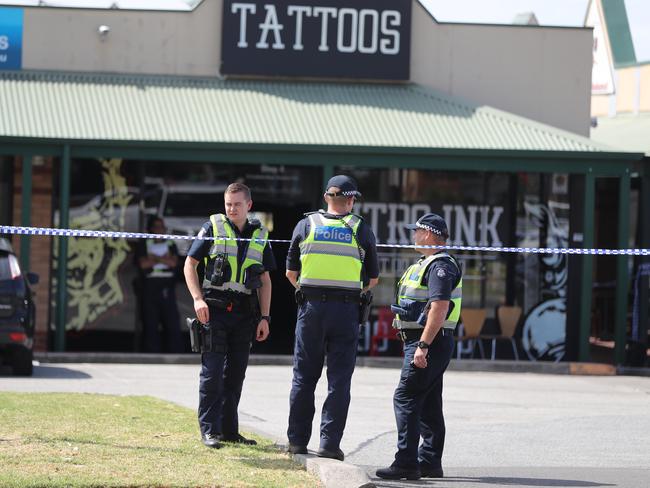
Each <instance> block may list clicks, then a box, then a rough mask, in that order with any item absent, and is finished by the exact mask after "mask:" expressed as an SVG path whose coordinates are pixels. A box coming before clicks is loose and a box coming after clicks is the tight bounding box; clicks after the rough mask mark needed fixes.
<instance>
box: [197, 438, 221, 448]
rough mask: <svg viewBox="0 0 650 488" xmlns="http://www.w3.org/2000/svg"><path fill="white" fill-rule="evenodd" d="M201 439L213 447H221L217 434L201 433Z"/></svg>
mask: <svg viewBox="0 0 650 488" xmlns="http://www.w3.org/2000/svg"><path fill="white" fill-rule="evenodd" d="M201 440H202V441H203V444H205V445H206V446H208V447H211V448H213V449H219V448H220V447H221V444H220V443H219V436H216V435H214V434H203V435H201Z"/></svg>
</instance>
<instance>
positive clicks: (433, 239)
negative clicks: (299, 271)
mask: <svg viewBox="0 0 650 488" xmlns="http://www.w3.org/2000/svg"><path fill="white" fill-rule="evenodd" d="M407 228H409V229H411V230H413V231H415V232H414V240H415V246H416V248H417V251H418V252H419V253H421V254H422V257H421V258H420V259H419V260H418V261H417V262H416V263H415V264H413V265H412V266H410V267H409V268H408V269H407V270H406V272H405V273H404V275H403V276H402V278H401V279H400V281H399V283H398V292H397V293H398V297H397V300H398V303H397V305H394V306H393V307H391V308H392V309H393V311H394V312H397V316H396V318H395V320H394V322H393V327H395V328H397V329H399V335H400V337H401V338H402V340H403V341H404V363H403V365H402V372H401V375H400V380H399V384H398V385H397V389H396V390H395V394H394V396H393V407H394V409H395V419H396V421H397V453H396V454H395V461H394V462H393V464H392V465H391V466H389V467H388V468H383V469H378V470H377V476H378V477H380V478H384V479H402V478H406V479H409V480H417V479H419V478H421V477H429V478H442V476H443V471H442V465H441V458H442V450H443V446H444V443H445V419H444V416H443V413H442V376H443V373H444V372H445V370H446V369H447V366H448V365H449V361H450V360H451V355H452V352H453V349H454V338H453V333H454V329H455V327H456V323H457V322H458V319H459V317H460V306H461V298H462V287H463V282H462V274H461V269H460V265H459V263H458V261H457V260H456V259H455V258H454V257H453V256H451V255H450V254H448V253H447V252H444V251H443V250H441V249H436V248H434V247H417V246H444V245H445V244H446V241H447V238H448V236H449V233H448V231H447V224H446V223H445V221H444V219H443V218H442V217H440V216H439V215H436V214H433V213H429V214H426V215H424V216H422V217H421V218H420V219H418V221H417V222H416V223H415V224H410V225H407ZM420 437H422V444H421V445H420Z"/></svg>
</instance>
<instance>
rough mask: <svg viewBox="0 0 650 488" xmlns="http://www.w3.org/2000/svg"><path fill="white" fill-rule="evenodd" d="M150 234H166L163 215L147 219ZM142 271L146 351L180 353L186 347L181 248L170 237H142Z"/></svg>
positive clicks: (137, 253)
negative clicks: (179, 299)
mask: <svg viewBox="0 0 650 488" xmlns="http://www.w3.org/2000/svg"><path fill="white" fill-rule="evenodd" d="M147 232H148V233H149V234H165V233H166V232H167V231H166V229H165V223H164V221H163V219H162V218H160V217H157V216H154V217H151V218H150V219H149V221H148V222H147ZM135 259H136V263H137V265H138V267H139V269H140V274H141V279H140V283H141V318H142V333H143V334H142V335H143V343H142V347H143V350H144V351H145V352H156V353H159V352H168V353H181V352H183V351H184V349H185V347H184V342H183V336H182V334H181V328H180V327H181V325H180V317H179V314H178V307H177V304H176V291H175V284H176V270H177V266H178V259H179V258H178V250H177V249H176V244H174V241H172V240H168V239H156V238H151V239H140V240H139V241H138V243H137V245H136V249H135Z"/></svg>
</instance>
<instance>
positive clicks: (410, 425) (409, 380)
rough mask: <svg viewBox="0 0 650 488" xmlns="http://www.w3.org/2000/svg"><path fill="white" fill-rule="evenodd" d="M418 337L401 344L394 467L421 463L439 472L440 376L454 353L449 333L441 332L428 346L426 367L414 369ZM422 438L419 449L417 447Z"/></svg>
mask: <svg viewBox="0 0 650 488" xmlns="http://www.w3.org/2000/svg"><path fill="white" fill-rule="evenodd" d="M418 342H419V336H416V337H415V338H413V339H409V340H407V341H406V342H405V343H404V363H403V364H402V373H401V375H400V380H399V384H398V385H397V388H396V389H395V394H394V395H393V408H394V409H395V420H396V421H397V453H396V454H395V462H394V463H393V465H394V466H399V467H402V468H406V469H413V468H416V467H417V466H418V463H421V464H423V465H425V466H427V467H431V468H439V467H440V460H441V458H442V450H443V447H444V444H445V418H444V416H443V413H442V375H443V373H444V372H445V370H446V369H447V366H448V365H449V361H450V360H451V355H452V353H453V350H454V338H453V332H452V331H451V330H446V329H441V330H440V332H438V334H437V335H436V337H435V339H434V340H433V342H432V343H431V346H429V349H428V350H429V354H428V355H427V367H426V368H416V367H415V366H414V365H413V364H411V361H413V356H414V354H415V350H416V348H417V343H418ZM420 436H422V445H421V446H419V448H418V445H419V444H420Z"/></svg>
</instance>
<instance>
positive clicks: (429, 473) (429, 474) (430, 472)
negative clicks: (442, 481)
mask: <svg viewBox="0 0 650 488" xmlns="http://www.w3.org/2000/svg"><path fill="white" fill-rule="evenodd" d="M420 473H421V474H422V477H423V478H444V473H443V472H442V468H440V467H438V468H436V467H434V466H431V465H429V464H423V463H420Z"/></svg>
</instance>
